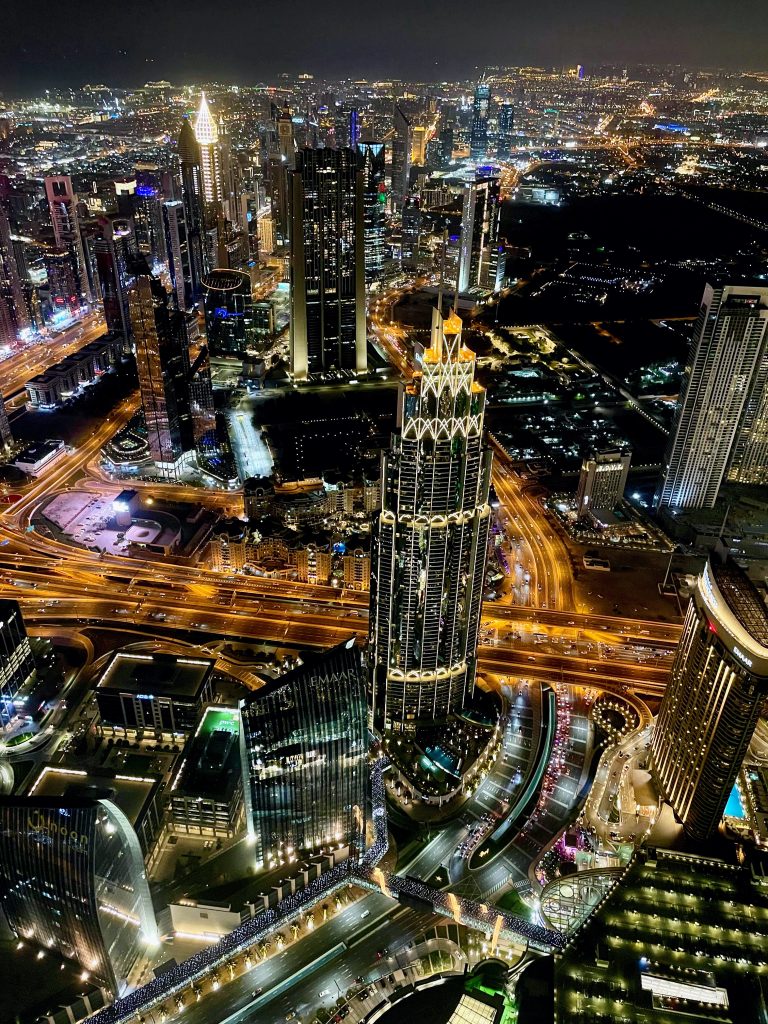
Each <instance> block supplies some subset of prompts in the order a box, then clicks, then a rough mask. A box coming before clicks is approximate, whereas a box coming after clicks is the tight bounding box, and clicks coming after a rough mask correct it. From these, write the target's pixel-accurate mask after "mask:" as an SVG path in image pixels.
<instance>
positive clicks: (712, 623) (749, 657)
mask: <svg viewBox="0 0 768 1024" xmlns="http://www.w3.org/2000/svg"><path fill="white" fill-rule="evenodd" d="M767 695H768V612H766V607H765V604H764V602H763V600H762V599H761V597H760V595H759V593H758V592H757V590H756V589H755V587H754V585H753V584H752V582H751V581H750V580H749V578H748V577H747V576H746V574H745V573H744V572H743V571H742V570H741V569H740V568H739V567H738V566H737V565H736V564H735V563H733V562H722V561H720V560H719V559H718V558H717V556H713V557H712V558H711V559H710V561H709V562H708V563H707V565H706V567H705V568H704V571H703V572H702V574H701V576H700V577H699V579H698V582H697V585H696V590H695V591H694V594H693V596H692V598H691V600H690V602H689V605H688V611H687V614H686V617H685V622H684V624H683V633H682V636H681V638H680V644H679V646H678V648H677V654H676V656H675V662H674V665H673V667H672V672H671V675H670V679H669V682H668V684H667V689H666V692H665V694H664V700H663V701H662V705H661V710H660V711H659V717H658V720H657V722H656V726H655V729H654V734H653V745H652V748H651V765H652V769H653V772H654V774H655V777H656V780H657V782H658V784H659V787H660V789H661V793H662V795H663V796H664V798H665V799H666V800H667V801H668V802H669V803H670V804H671V805H672V809H673V810H674V812H675V815H676V816H677V818H678V819H679V820H680V821H681V822H682V823H683V826H684V827H685V830H686V832H688V833H689V834H690V835H691V836H693V837H694V838H696V839H706V837H707V836H709V835H710V834H711V833H712V832H713V831H714V830H715V829H716V828H717V826H718V823H719V821H720V818H721V817H722V813H723V810H724V808H725V805H726V802H727V800H728V797H729V796H730V794H731V791H732V789H733V786H734V783H735V781H736V776H737V774H738V772H739V769H740V768H741V765H742V762H743V760H744V756H745V755H746V752H747V747H748V746H749V742H750V740H751V738H752V733H753V732H754V729H755V726H756V724H757V720H758V717H759V714H760V707H761V704H762V702H763V701H764V700H765V698H766V696H767Z"/></svg>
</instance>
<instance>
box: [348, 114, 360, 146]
mask: <svg viewBox="0 0 768 1024" xmlns="http://www.w3.org/2000/svg"><path fill="white" fill-rule="evenodd" d="M348 123H349V145H350V146H351V147H352V149H357V144H358V142H359V141H360V115H359V114H358V112H357V110H356V109H355V108H354V107H353V108H352V109H351V110H350V112H349V121H348Z"/></svg>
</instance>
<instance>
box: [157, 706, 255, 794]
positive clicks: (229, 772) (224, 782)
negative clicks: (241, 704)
mask: <svg viewBox="0 0 768 1024" xmlns="http://www.w3.org/2000/svg"><path fill="white" fill-rule="evenodd" d="M239 736H240V714H239V712H238V711H237V709H236V708H224V707H209V708H206V709H205V712H204V714H203V717H202V718H201V719H200V722H199V724H198V726H197V729H196V730H195V734H194V736H193V737H192V738H191V740H190V741H189V742H188V743H187V745H186V747H185V749H184V759H183V760H182V762H181V766H180V768H179V771H178V773H177V775H176V778H175V779H174V781H173V787H172V790H173V792H174V793H175V794H177V795H178V796H190V797H198V796H199V797H204V798H207V799H216V800H223V801H224V802H227V803H228V802H229V800H230V799H231V797H232V795H233V793H234V791H235V789H236V787H237V784H238V782H239V779H240V746H239Z"/></svg>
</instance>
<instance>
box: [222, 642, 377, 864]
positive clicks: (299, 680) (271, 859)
mask: <svg viewBox="0 0 768 1024" xmlns="http://www.w3.org/2000/svg"><path fill="white" fill-rule="evenodd" d="M365 678H366V676H365V669H364V665H363V658H362V653H361V652H360V650H359V649H358V648H357V647H355V644H354V640H350V641H349V642H348V643H346V644H341V645H340V646H338V647H335V648H333V649H332V650H330V651H327V652H325V653H324V654H321V655H317V656H312V657H311V659H310V660H308V661H307V662H305V664H304V665H302V666H301V667H300V668H297V669H294V671H292V672H289V673H288V674H287V675H284V676H280V677H279V678H277V679H274V680H272V681H270V682H268V683H266V685H264V686H262V687H261V689H259V690H258V691H256V692H255V693H254V694H253V695H251V696H249V697H248V698H247V699H246V700H245V701H241V704H240V714H241V721H242V727H241V730H240V737H241V747H240V750H241V757H242V765H243V790H244V798H245V810H246V823H247V826H248V831H249V833H250V834H251V835H252V836H254V837H255V838H257V839H258V841H259V843H260V848H261V856H262V859H263V861H264V863H265V864H266V865H270V866H274V865H276V864H279V863H284V862H286V861H290V860H294V859H296V858H297V857H299V856H302V855H307V854H310V853H317V852H319V851H320V850H322V849H327V848H329V847H331V848H333V849H336V848H337V847H339V846H340V845H342V844H343V845H349V847H350V851H349V853H350V857H351V858H356V857H358V856H359V855H360V853H362V851H363V849H364V845H365V822H366V806H367V802H368V728H367V717H368V714H367V707H366V689H365Z"/></svg>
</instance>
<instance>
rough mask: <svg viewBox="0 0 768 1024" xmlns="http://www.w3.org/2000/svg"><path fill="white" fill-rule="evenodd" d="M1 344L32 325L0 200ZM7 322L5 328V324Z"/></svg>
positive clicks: (12, 341) (7, 342) (13, 339)
mask: <svg viewBox="0 0 768 1024" xmlns="http://www.w3.org/2000/svg"><path fill="white" fill-rule="evenodd" d="M0 307H2V308H0V345H11V344H13V343H14V342H15V341H16V340H17V339H18V337H19V335H20V333H21V332H22V331H24V330H27V329H28V328H29V326H30V320H29V313H28V311H27V304H26V302H25V300H24V289H23V288H22V285H21V278H20V276H19V269H18V266H17V264H16V256H15V254H14V252H13V245H12V243H11V228H10V224H9V222H8V215H7V213H6V211H5V208H4V206H3V203H2V201H0ZM4 323H6V325H7V326H6V327H5V329H4V327H3V324H4Z"/></svg>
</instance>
